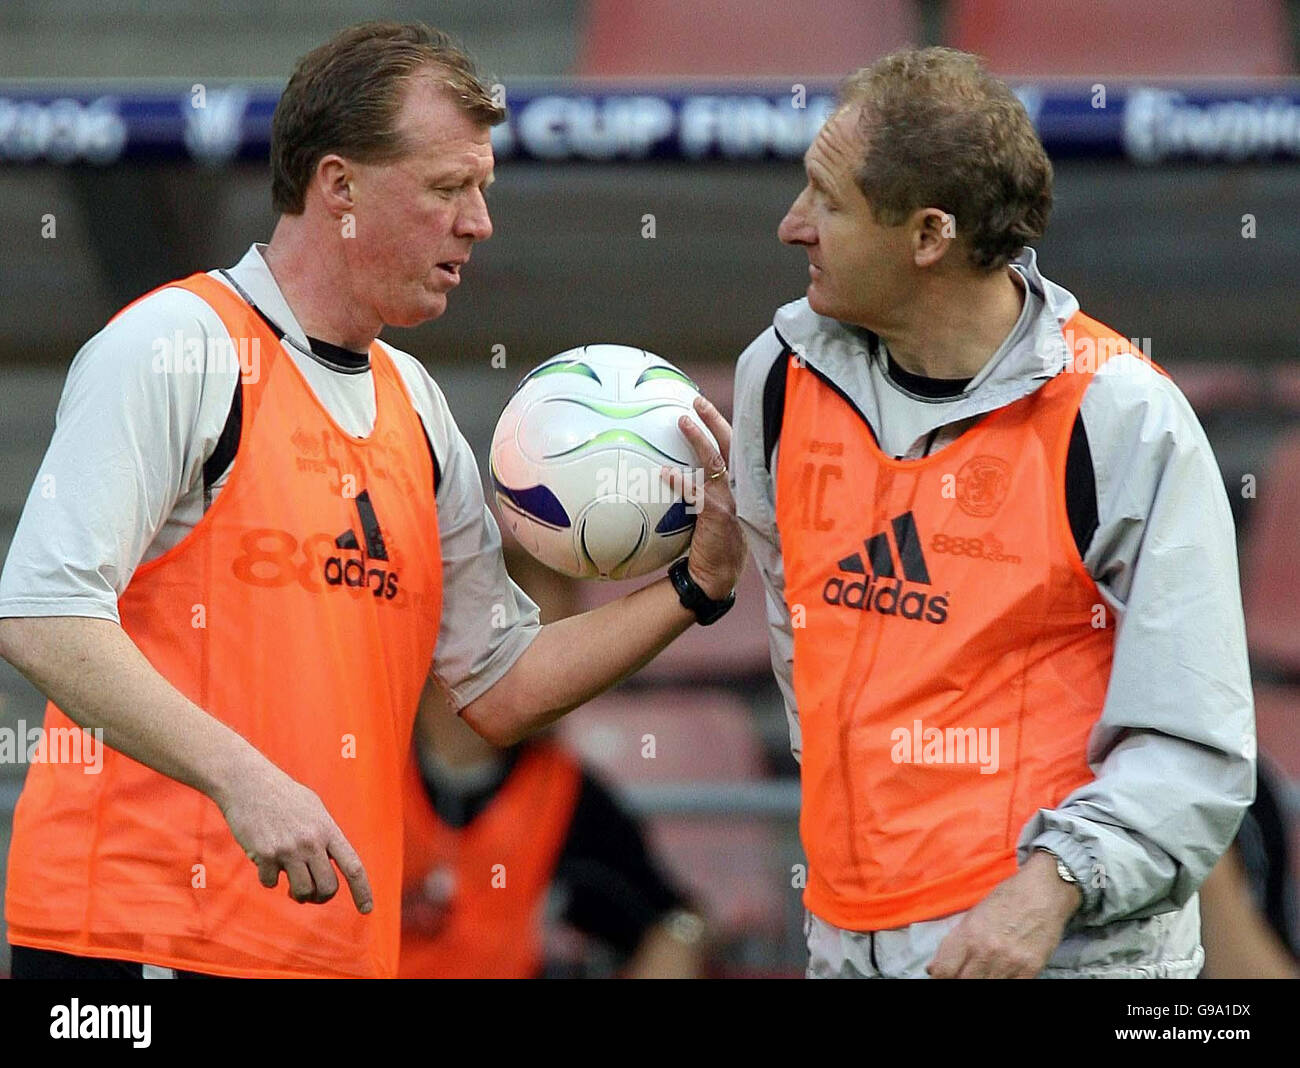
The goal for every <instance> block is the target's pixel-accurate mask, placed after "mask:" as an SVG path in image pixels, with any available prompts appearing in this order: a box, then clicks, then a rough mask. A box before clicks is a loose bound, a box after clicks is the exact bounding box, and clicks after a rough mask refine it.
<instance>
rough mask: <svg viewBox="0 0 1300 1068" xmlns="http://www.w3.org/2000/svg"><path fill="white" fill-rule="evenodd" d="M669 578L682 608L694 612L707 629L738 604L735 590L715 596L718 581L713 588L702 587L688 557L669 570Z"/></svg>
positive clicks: (698, 620)
mask: <svg viewBox="0 0 1300 1068" xmlns="http://www.w3.org/2000/svg"><path fill="white" fill-rule="evenodd" d="M668 578H669V580H670V581H671V582H672V585H673V589H674V590H675V591H676V593H677V599H678V601H679V602H680V603H681V605H682V607H683V608H685V609H687V611H689V612H692V613H693V614H694V615H695V619H696V621H697V622H698V623H700V624H701V625H702V626H706V627H707V626H709V625H710V624H711V623H716V622H717V621H718V620H719V619H721V618H722V617H723V616H724V615H726V614H727V612H728V611H729V610H730V609H731V606H732V605H733V604H735V603H736V594H735V592H734V591H733V590H727V591H725V592H724V593H723V594H722V595H721V596H715V594H716V593H717V592H718V591H717V585H716V580H714V582H713V583H712V584H711V586H703V585H701V584H700V583H699V582H698V581H697V580H696V577H695V575H694V574H693V573H692V571H691V569H690V566H689V564H688V562H687V558H686V557H682V558H681V559H680V560H677V561H676V562H675V563H674V564H673V565H672V567H670V568H669V569H668ZM706 578H707V576H706Z"/></svg>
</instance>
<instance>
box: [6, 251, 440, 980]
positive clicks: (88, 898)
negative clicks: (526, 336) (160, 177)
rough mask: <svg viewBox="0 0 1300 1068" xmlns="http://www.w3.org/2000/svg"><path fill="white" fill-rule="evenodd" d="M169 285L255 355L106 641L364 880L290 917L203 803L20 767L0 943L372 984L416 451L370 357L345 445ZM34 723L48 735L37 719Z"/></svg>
mask: <svg viewBox="0 0 1300 1068" xmlns="http://www.w3.org/2000/svg"><path fill="white" fill-rule="evenodd" d="M172 284H173V285H177V286H180V287H182V288H185V289H188V290H190V291H191V292H193V293H196V294H197V295H198V296H200V297H202V298H203V299H204V300H205V301H207V303H208V304H210V305H211V306H212V307H213V309H214V310H215V311H216V312H217V313H218V315H220V317H221V319H222V322H223V323H224V324H225V326H226V328H227V330H228V331H229V333H230V337H231V338H232V339H234V340H235V341H236V342H237V344H239V345H242V346H243V347H244V351H250V350H251V352H253V353H255V354H256V357H257V358H256V359H250V360H248V361H247V364H248V366H246V367H245V371H246V373H245V375H244V377H243V382H242V387H241V388H242V390H243V395H242V404H243V412H242V424H241V433H240V441H239V448H238V452H237V453H236V457H235V461H234V466H233V467H232V469H231V472H230V475H229V478H228V479H227V482H226V484H225V486H224V488H223V489H222V491H221V493H220V495H219V496H218V497H217V498H216V501H215V502H214V503H213V504H212V506H211V507H210V508H209V509H208V510H207V512H206V513H205V514H204V516H203V518H202V519H201V520H200V521H199V523H198V524H197V525H196V526H195V527H194V529H193V530H192V531H191V532H190V533H189V535H188V536H187V537H186V538H185V539H184V540H183V541H181V542H180V544H178V545H177V546H175V547H174V548H172V549H171V550H170V551H169V552H167V553H165V554H164V555H162V556H161V557H159V558H157V559H155V560H152V561H150V562H148V563H145V564H143V565H142V566H141V567H140V568H139V569H138V570H137V571H136V572H135V574H134V576H133V577H132V579H131V582H130V585H129V586H128V587H127V589H126V591H125V592H124V593H123V595H122V597H121V599H120V601H119V605H118V607H119V611H120V615H121V621H122V627H123V629H124V630H125V631H126V633H127V634H128V635H130V637H131V639H132V640H133V641H134V642H135V644H136V645H137V646H138V647H139V648H140V650H141V651H142V652H143V653H144V655H145V656H146V657H147V658H148V660H149V662H150V663H151V664H152V665H153V666H154V667H155V668H156V669H157V670H158V671H159V673H160V674H162V676H163V677H164V678H166V679H167V680H168V681H169V682H170V683H171V684H172V685H173V686H175V687H176V688H177V689H178V690H180V692H181V693H183V694H184V695H185V696H186V697H188V698H189V699H190V700H191V701H193V702H194V703H195V704H197V705H198V706H199V707H200V708H202V709H204V710H205V711H207V712H208V713H209V714H210V715H212V716H214V717H216V718H217V719H219V720H221V721H222V722H224V723H226V724H228V725H229V726H231V727H232V728H234V729H235V730H236V731H238V732H239V733H240V734H241V735H243V736H244V737H245V738H246V739H247V740H248V741H249V742H250V743H251V744H252V745H253V746H254V747H255V748H257V749H258V750H260V751H261V752H262V753H263V754H265V755H266V756H267V757H268V758H269V759H270V760H271V761H272V762H273V763H275V764H276V765H277V766H279V767H280V768H281V769H282V770H283V771H285V772H286V773H287V774H288V775H290V776H291V777H292V778H294V779H295V780H297V781H298V782H300V783H302V784H303V785H305V786H307V787H309V788H311V789H312V790H314V791H315V792H316V793H317V794H318V795H319V796H320V798H321V800H322V801H323V802H324V804H325V807H326V809H328V811H329V813H330V815H331V816H333V818H334V820H335V822H336V823H337V824H338V825H339V827H340V829H341V830H342V831H343V833H344V834H345V835H346V836H347V838H348V840H349V841H350V842H351V843H352V845H353V847H354V848H355V849H356V850H357V852H358V854H359V855H360V857H361V860H362V862H363V863H364V864H365V867H366V872H367V874H368V876H369V878H370V884H371V887H372V889H373V890H374V909H373V911H372V912H371V913H370V914H369V915H366V916H362V915H360V914H359V913H358V912H357V910H356V907H355V906H354V905H353V903H352V897H351V894H350V893H349V891H348V889H347V884H346V881H345V880H344V879H343V878H342V876H341V875H340V876H339V883H340V889H339V892H338V894H337V895H336V896H335V897H334V898H333V900H331V901H330V902H328V903H327V904H324V905H315V904H297V903H295V902H294V901H292V900H291V899H290V898H289V896H288V892H287V881H286V879H285V878H282V879H281V880H280V885H279V886H277V887H276V888H274V889H267V888H265V887H263V886H262V885H261V883H260V882H259V881H258V877H257V869H256V868H255V867H254V865H253V864H252V863H251V862H250V861H249V860H248V858H247V857H246V856H245V855H244V852H243V850H242V849H241V848H240V846H239V845H238V843H237V842H236V841H235V839H234V837H233V836H232V835H231V833H230V829H229V827H228V826H227V824H226V821H225V820H224V819H223V818H222V815H221V812H220V811H219V810H218V808H217V806H216V805H215V804H213V802H212V801H210V800H209V799H208V798H206V797H205V796H203V795H202V794H200V793H198V792H197V791H196V790H193V789H190V788H189V787H187V786H182V785H181V784H179V783H177V782H175V781H174V780H172V779H168V778H166V777H165V776H162V775H159V774H158V773H156V772H154V771H151V770H150V769H148V768H146V767H145V766H143V765H142V764H139V763H137V762H135V761H134V760H131V759H129V758H127V757H125V756H123V755H122V754H120V753H118V752H116V751H114V750H111V749H110V750H106V751H105V754H104V762H103V767H102V771H101V772H100V773H99V774H85V768H84V767H83V766H81V765H73V764H37V765H35V766H33V767H32V769H31V771H30V773H29V775H28V778H27V783H26V786H25V788H24V790H23V793H22V797H21V799H20V801H19V803H18V808H17V811H16V813H15V817H14V833H13V845H12V849H11V852H10V867H9V873H8V874H9V878H8V892H7V903H6V905H7V909H6V916H7V920H8V934H9V939H10V941H12V942H13V943H14V944H17V945H24V946H31V947H34V948H40V949H51V950H57V951H60V952H64V953H72V954H77V955H79V956H88V957H106V958H117V959H126V960H132V961H140V962H143V963H149V964H155V965H160V966H164V967H173V968H180V969H185V970H190V971H198V972H209V973H214V974H218V975H237V976H251V977H334V976H366V977H390V976H393V975H396V973H397V965H398V945H399V931H400V915H401V912H400V905H401V878H402V785H403V781H404V773H405V771H406V767H407V758H408V755H409V752H410V744H411V729H412V725H413V723H414V718H415V712H416V706H417V703H418V701H419V697H420V692H421V689H422V687H423V685H424V681H425V678H426V676H427V675H428V672H429V669H430V665H431V662H432V658H433V651H434V644H435V641H436V638H437V631H438V620H439V616H440V611H441V595H442V577H441V576H442V565H441V556H440V551H439V540H438V526H437V505H436V501H435V498H434V468H433V462H434V461H433V457H432V455H431V452H430V448H429V444H428V439H427V438H426V436H425V433H424V428H423V426H422V424H421V422H420V417H419V415H418V413H417V412H416V410H415V408H414V407H413V405H412V400H411V397H410V396H409V394H408V393H407V390H406V387H405V385H404V383H403V382H402V380H401V378H400V375H399V373H398V371H397V369H396V367H394V365H393V363H392V360H391V359H390V358H389V356H388V355H387V353H386V352H385V351H384V350H383V348H382V346H380V345H379V344H378V343H375V344H372V345H371V348H370V361H371V368H372V372H373V380H374V386H375V411H376V414H375V424H374V428H373V430H372V432H371V433H370V435H369V436H368V437H365V438H358V437H354V436H353V435H350V434H348V433H346V432H345V431H344V430H343V429H342V428H340V427H339V426H338V425H337V424H336V423H335V422H334V420H333V419H332V418H331V417H330V415H329V414H328V412H326V410H325V409H324V408H323V407H322V405H321V404H320V402H319V401H318V400H317V399H316V397H315V395H314V394H313V393H312V391H311V388H310V386H309V385H308V383H307V381H306V380H305V379H304V378H303V376H302V373H301V372H300V371H299V369H298V368H297V367H296V366H295V364H294V362H293V360H292V359H291V358H290V357H288V356H287V355H286V354H285V353H284V352H283V350H282V349H281V348H280V343H279V341H278V340H277V339H276V337H275V335H274V333H273V332H272V331H271V329H270V328H269V327H268V326H267V325H266V324H265V323H264V322H263V320H262V319H261V318H260V317H259V316H258V315H257V313H256V312H255V311H254V310H253V309H252V308H250V307H249V306H248V305H247V304H246V303H244V302H243V301H242V300H240V299H239V298H238V297H237V296H235V295H234V294H233V293H232V292H231V291H230V290H228V289H227V288H226V287H225V286H223V285H221V284H220V283H219V282H216V281H215V280H213V279H211V278H209V277H208V276H207V275H203V274H198V275H193V276H191V277H189V278H187V279H184V280H182V281H180V282H176V283H172ZM147 357H148V354H145V358H147ZM177 373H186V372H183V371H180V372H177ZM110 402H111V401H110ZM158 447H159V448H164V447H166V443H165V442H160V443H158ZM45 724H46V727H47V728H50V727H70V726H72V724H71V721H70V720H68V719H67V718H66V717H65V716H64V715H63V714H62V713H61V712H60V711H59V710H58V709H57V708H55V707H54V706H53V705H52V704H51V705H50V706H49V707H48V708H47V711H46V718H45Z"/></svg>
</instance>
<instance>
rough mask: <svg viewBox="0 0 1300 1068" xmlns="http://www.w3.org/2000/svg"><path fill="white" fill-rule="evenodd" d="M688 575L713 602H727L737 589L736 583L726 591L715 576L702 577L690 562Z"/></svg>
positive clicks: (687, 570) (687, 564)
mask: <svg viewBox="0 0 1300 1068" xmlns="http://www.w3.org/2000/svg"><path fill="white" fill-rule="evenodd" d="M686 573H687V574H688V575H689V576H690V577H691V581H692V582H694V583H695V585H697V586H698V587H699V588H700V589H702V590H703V591H704V592H705V594H706V595H707V596H708V598H709V600H711V601H725V600H726V599H727V598H728V597H729V596H731V592H732V590H734V589H735V584H734V583H732V584H731V585H730V586H727V587H726V588H725V589H724V588H723V584H722V583H721V582H719V581H718V580H717V579H716V578H714V577H713V576H711V575H704V576H702V577H701V575H700V574H699V573H698V572H697V571H696V570H695V569H694V568H692V567H691V565H690V561H689V560H688V561H687V563H686Z"/></svg>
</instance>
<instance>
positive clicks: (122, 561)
mask: <svg viewBox="0 0 1300 1068" xmlns="http://www.w3.org/2000/svg"><path fill="white" fill-rule="evenodd" d="M264 248H265V246H263V245H253V246H252V247H251V248H250V249H249V250H248V252H247V254H246V255H245V256H244V258H243V259H242V260H240V261H239V263H238V264H237V265H236V266H234V267H233V268H230V270H229V271H228V272H227V273H228V274H229V276H230V278H231V279H233V280H234V282H235V283H236V285H237V286H238V288H239V289H242V290H243V291H244V292H245V293H246V294H247V295H248V296H249V297H250V298H251V299H252V300H253V302H254V303H255V304H256V305H257V306H258V307H259V308H260V309H261V310H262V312H263V313H264V314H265V315H266V316H267V317H268V318H270V319H271V321H273V322H274V323H276V324H277V325H278V326H279V327H280V328H281V329H282V330H283V331H284V332H285V340H284V341H283V342H281V348H282V349H283V351H284V352H285V353H286V354H287V355H288V357H289V358H290V359H292V360H293V361H294V363H295V364H296V365H297V366H298V368H299V369H300V370H301V371H302V373H303V375H304V376H305V377H306V379H307V381H308V383H309V384H310V386H311V388H312V391H313V392H314V393H315V395H316V397H317V398H318V399H319V400H320V402H321V403H322V404H323V405H324V407H325V408H326V410H327V411H328V412H329V413H330V415H331V416H333V417H334V419H335V421H336V422H338V423H339V425H340V426H342V427H343V428H344V429H345V430H347V431H348V432H349V433H351V434H354V435H357V436H364V435H366V434H368V433H369V432H370V429H371V427H372V426H373V425H374V418H375V390H374V380H373V376H372V374H371V372H370V367H369V361H368V360H364V359H360V358H359V359H358V362H357V363H356V364H352V365H348V364H346V363H344V362H333V361H331V360H330V359H328V358H322V357H321V356H318V355H314V354H312V353H311V351H310V345H309V342H308V339H307V336H306V334H305V333H304V332H303V330H302V327H301V326H300V325H299V324H298V321H297V319H296V318H295V317H294V315H293V313H292V311H290V309H289V306H288V304H287V303H286V302H285V299H284V296H283V295H282V294H281V292H280V289H279V286H277V285H276V282H275V278H274V276H273V275H272V274H271V272H270V269H269V268H268V267H267V266H266V262H265V261H264V260H263V258H262V250H263V249H264ZM210 276H211V277H212V278H214V279H216V280H217V281H219V282H221V283H222V284H224V285H227V286H229V285H230V282H229V281H228V280H227V278H225V277H224V276H223V274H222V273H221V272H218V271H213V272H210ZM232 288H233V287H232ZM177 332H179V333H180V334H181V338H180V339H178V338H177V337H176V335H177ZM229 336H230V335H229V332H228V331H227V330H226V328H225V326H224V324H223V323H222V322H221V318H220V317H219V316H218V315H217V313H216V312H215V311H214V310H213V309H212V308H211V307H210V306H209V305H208V304H207V303H206V302H205V301H204V300H203V299H202V298H200V297H198V296H196V295H195V294H193V293H191V292H189V291H188V290H183V289H174V288H173V289H165V290H162V291H160V292H158V293H154V294H153V295H152V296H150V297H149V298H147V299H146V300H143V301H141V302H139V303H138V304H136V305H134V306H133V307H132V308H131V309H130V310H129V311H127V312H125V313H124V314H122V315H120V316H119V317H118V318H117V319H115V320H114V321H113V322H111V323H109V324H108V325H107V326H105V327H104V329H102V330H101V331H100V332H99V333H98V334H96V335H95V336H94V337H93V338H91V339H90V340H89V341H88V342H86V344H85V345H84V346H83V347H82V349H81V351H80V352H78V353H77V356H76V358H75V359H74V360H73V362H72V366H71V367H70V368H69V370H68V378H67V382H66V383H65V385H64V388H63V396H62V398H61V399H60V401H59V408H58V414H57V417H56V423H55V429H54V436H53V438H52V439H51V441H50V446H49V449H48V451H47V452H46V454H45V459H44V461H43V462H42V463H41V467H40V470H39V471H38V472H37V475H36V481H35V483H34V485H33V486H32V490H31V493H30V494H29V495H28V498H27V503H26V505H25V507H24V509H23V514H22V517H21V519H20V520H19V523H18V529H17V531H16V532H15V534H14V539H13V543H12V545H11V546H10V549H9V556H8V559H7V560H6V561H5V566H4V571H3V574H0V617H4V616H87V617H91V618H96V619H110V620H114V621H117V620H118V613H117V601H118V598H119V597H120V596H121V594H122V592H123V591H124V590H125V589H126V587H127V584H128V583H129V582H130V581H131V576H132V575H133V574H134V573H135V569H136V568H137V567H138V566H139V565H140V564H141V563H142V562H145V561H148V560H151V559H153V558H154V557H157V556H160V555H162V554H163V553H164V552H166V551H167V550H168V549H170V548H171V547H172V546H174V545H176V544H177V543H178V542H180V541H181V540H182V539H183V538H184V537H185V536H186V535H187V534H188V533H189V532H190V530H191V529H193V527H194V525H195V524H196V523H197V522H198V520H199V519H200V518H201V517H202V515H203V512H204V510H205V507H207V506H210V502H211V500H212V499H215V497H216V496H217V495H219V494H220V492H221V488H222V486H223V485H224V483H225V479H226V473H224V472H223V473H222V474H221V475H220V476H219V477H218V478H217V479H216V480H215V481H214V482H213V484H212V485H211V487H210V488H209V493H208V499H207V500H205V493H204V478H203V466H204V464H205V462H206V461H207V460H208V458H209V457H210V456H211V455H212V453H213V451H214V449H215V448H216V445H217V440H218V438H219V437H220V436H221V432H222V429H223V428H224V427H225V425H226V419H227V416H228V415H229V413H230V407H231V401H232V399H233V397H234V391H235V385H236V383H237V381H238V379H239V368H238V366H237V365H234V364H233V363H231V362H230V361H221V360H214V361H206V362H207V363H208V366H206V367H205V368H204V369H202V370H197V371H189V372H187V371H184V370H175V369H174V368H175V366H176V365H175V363H168V362H165V361H164V360H163V359H160V358H159V357H160V353H162V352H164V351H165V350H164V348H163V346H166V347H167V348H168V349H169V350H170V351H176V349H177V341H178V340H180V341H184V342H185V343H188V342H189V341H190V339H197V340H198V341H199V342H200V343H201V344H202V345H203V348H202V349H201V350H200V351H203V352H205V353H206V352H207V351H208V346H207V341H208V339H209V338H213V339H217V340H219V341H221V342H223V343H224V342H227V341H228V339H229ZM380 343H381V344H383V345H384V348H385V350H386V351H387V353H388V354H389V356H391V357H392V360H393V363H394V365H395V366H396V368H397V370H398V372H399V373H400V375H401V376H402V379H403V381H404V382H405V384H406V387H407V389H408V391H409V392H410V395H411V397H412V399H413V401H414V405H415V409H416V411H417V412H418V413H419V416H420V419H421V421H422V422H423V424H424V428H425V431H426V433H427V434H428V436H429V442H430V445H431V446H432V448H433V453H434V456H435V458H436V460H437V464H438V468H439V472H440V481H439V485H438V492H437V506H438V532H439V537H440V540H441V546H442V583H443V587H442V621H441V625H440V628H439V633H438V645H437V650H436V652H435V654H434V665H433V669H434V672H435V673H436V674H437V675H438V676H439V677H440V678H441V679H442V681H443V682H444V683H445V684H446V686H447V687H448V688H449V689H450V691H451V693H452V696H453V698H454V699H455V701H456V703H457V705H458V707H464V705H466V704H468V703H469V702H470V701H472V700H474V699H475V698H476V697H478V696H479V695H480V694H482V693H483V692H484V691H486V690H488V689H489V688H491V686H492V685H493V684H494V683H496V682H497V681H498V680H499V679H500V678H501V676H502V675H504V674H505V673H506V671H507V670H509V668H510V666H511V664H513V663H514V662H515V660H516V659H517V658H518V657H519V655H520V654H521V653H522V652H523V651H524V649H525V648H527V646H528V645H529V644H530V643H531V641H532V640H533V638H535V637H536V635H537V633H538V631H539V629H540V623H539V618H538V615H539V613H538V609H537V606H536V605H535V604H534V603H533V602H532V600H531V599H530V598H529V597H528V596H527V595H526V594H525V593H524V592H523V591H522V590H521V589H520V588H519V587H518V586H517V585H515V583H514V582H512V581H511V579H510V577H509V576H508V575H507V574H506V569H505V561H504V559H503V557H502V555H501V534H500V531H499V529H498V528H497V525H496V522H495V520H494V519H493V517H492V514H491V512H490V511H489V510H488V508H487V505H486V503H485V501H484V497H483V486H482V482H481V481H480V479H479V469H478V465H477V463H476V462H475V459H474V454H473V452H472V451H471V450H470V447H469V444H468V443H467V442H466V440H465V438H464V436H463V435H462V434H461V433H460V430H459V429H458V428H457V426H456V421H455V420H454V419H453V418H452V414H451V411H450V410H449V409H448V407H447V401H446V399H445V398H444V397H443V394H442V391H441V390H440V389H439V388H438V386H437V384H436V383H435V382H434V381H433V379H432V378H431V377H430V376H429V374H428V372H427V371H425V369H424V368H423V367H422V366H421V365H420V363H419V362H418V361H417V360H416V359H415V358H414V357H413V356H410V355H409V354H407V353H405V352H402V351H400V350H399V349H395V348H393V347H392V346H391V345H388V344H386V343H384V342H380Z"/></svg>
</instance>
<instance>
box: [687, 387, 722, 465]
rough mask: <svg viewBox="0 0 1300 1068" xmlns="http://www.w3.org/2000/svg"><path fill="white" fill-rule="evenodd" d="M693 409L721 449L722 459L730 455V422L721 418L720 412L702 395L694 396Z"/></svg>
mask: <svg viewBox="0 0 1300 1068" xmlns="http://www.w3.org/2000/svg"><path fill="white" fill-rule="evenodd" d="M695 411H696V412H697V413H698V414H699V417H700V419H702V420H703V421H704V425H705V426H707V427H708V428H709V433H711V434H712V435H713V438H714V440H715V441H717V443H718V448H719V449H720V450H722V458H723V460H726V459H727V458H728V457H730V456H731V424H730V423H728V422H727V421H726V420H725V419H723V418H722V413H721V412H720V411H718V409H717V408H716V407H714V405H713V404H712V403H711V402H710V401H709V400H708V398H706V397H704V396H703V395H701V396H698V397H696V398H695Z"/></svg>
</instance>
